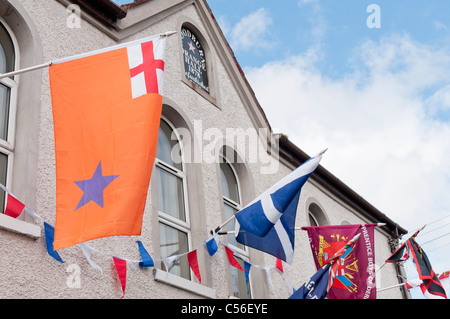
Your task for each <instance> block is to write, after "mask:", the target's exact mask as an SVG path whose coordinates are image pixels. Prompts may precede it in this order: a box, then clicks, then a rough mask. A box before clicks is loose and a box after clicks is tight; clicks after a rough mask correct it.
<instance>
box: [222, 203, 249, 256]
mask: <svg viewBox="0 0 450 319" xmlns="http://www.w3.org/2000/svg"><path fill="white" fill-rule="evenodd" d="M223 206H224V209H225V219H226V220H228V218H230V217H231V216H233V215H234V214H236V213H237V210H236V209H234V208H233V207H231V206H229V205H227V204H226V203H224V205H223ZM234 226H235V220H234V219H233V220H232V221H231V222H229V223H228V224H227V226H226V229H227V231H234ZM227 238H228V243H229V244H230V245H233V246H236V247H238V248H240V249H242V250H244V249H245V246H244V245H242V244H241V243H238V242H237V241H236V236H235V234H228V235H227Z"/></svg>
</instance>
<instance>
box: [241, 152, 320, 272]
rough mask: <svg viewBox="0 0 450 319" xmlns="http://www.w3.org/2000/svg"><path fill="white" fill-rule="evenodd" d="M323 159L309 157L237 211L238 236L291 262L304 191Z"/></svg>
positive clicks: (245, 242)
mask: <svg viewBox="0 0 450 319" xmlns="http://www.w3.org/2000/svg"><path fill="white" fill-rule="evenodd" d="M321 159H322V155H319V156H316V157H314V158H311V159H309V160H308V161H307V162H305V163H304V164H303V165H301V166H300V167H298V168H297V169H296V170H294V171H293V172H291V173H290V174H289V175H287V176H286V177H284V178H283V179H282V180H280V181H279V182H278V183H276V184H275V185H273V186H272V187H271V188H269V189H268V190H267V191H265V192H264V193H263V194H262V195H260V196H259V197H258V198H257V199H255V200H254V201H253V202H252V203H250V204H249V205H247V206H246V207H245V208H244V209H242V210H241V211H239V212H237V213H236V215H235V216H236V226H235V236H236V240H237V241H238V242H239V243H241V244H244V245H246V246H249V247H252V248H255V249H258V250H261V251H264V252H266V253H268V254H271V255H273V256H275V257H277V258H279V259H281V260H284V261H285V262H287V263H288V264H291V263H292V260H293V257H294V242H295V217H296V214H297V205H298V200H299V198H300V192H301V189H302V187H303V185H304V184H305V183H306V181H307V180H308V178H309V176H311V174H312V173H313V172H314V170H315V169H316V167H317V166H318V165H319V163H320V160H321Z"/></svg>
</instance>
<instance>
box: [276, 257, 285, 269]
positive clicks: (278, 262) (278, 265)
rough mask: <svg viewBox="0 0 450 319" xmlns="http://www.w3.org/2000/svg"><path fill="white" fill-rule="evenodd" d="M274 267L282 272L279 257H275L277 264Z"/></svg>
mask: <svg viewBox="0 0 450 319" xmlns="http://www.w3.org/2000/svg"><path fill="white" fill-rule="evenodd" d="M276 267H277V269H278V270H279V271H281V272H283V263H282V262H281V259H280V258H277V264H276Z"/></svg>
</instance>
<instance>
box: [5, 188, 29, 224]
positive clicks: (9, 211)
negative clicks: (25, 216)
mask: <svg viewBox="0 0 450 319" xmlns="http://www.w3.org/2000/svg"><path fill="white" fill-rule="evenodd" d="M24 208H25V204H22V203H21V202H20V201H18V200H17V198H15V197H14V196H11V195H10V194H8V199H7V202H6V209H5V215H7V216H10V217H13V218H17V217H19V215H20V214H21V213H22V211H23V209H24Z"/></svg>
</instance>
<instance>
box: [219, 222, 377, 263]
mask: <svg viewBox="0 0 450 319" xmlns="http://www.w3.org/2000/svg"><path fill="white" fill-rule="evenodd" d="M233 217H234V216H233ZM233 217H230V219H229V220H227V221H225V222H224V223H223V224H222V225H220V226H219V227H217V228H216V229H215V231H214V232H215V233H217V234H219V235H228V234H234V233H235V231H234V230H229V231H223V232H221V231H220V229H222V228H223V227H224V226H225V225H227V224H228V223H229V222H231V220H232V219H233ZM385 225H386V224H385V223H377V227H381V226H385ZM302 228H303V227H295V228H294V229H295V230H303V229H302ZM211 233H213V231H211ZM385 264H386V263H385ZM383 266H384V264H383ZM383 266H381V267H380V268H379V269H378V270H380V269H381V268H382V267H383ZM378 270H377V271H378Z"/></svg>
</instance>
